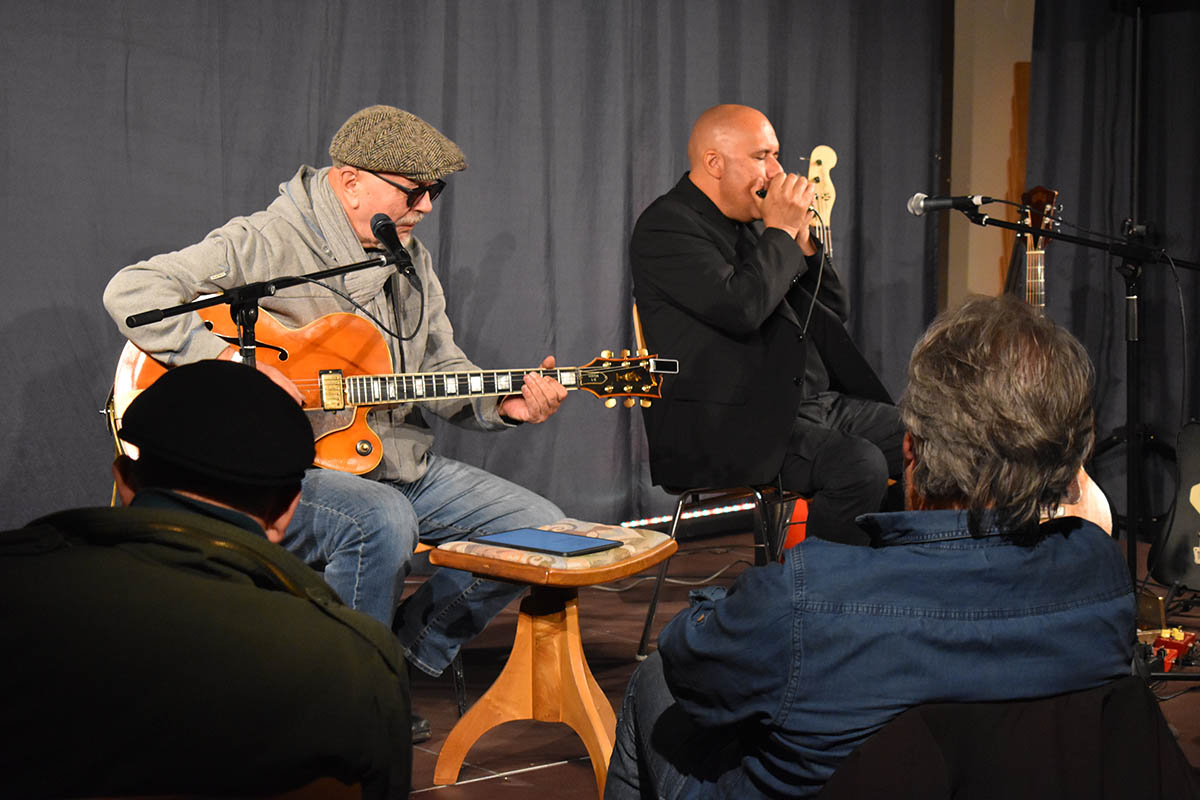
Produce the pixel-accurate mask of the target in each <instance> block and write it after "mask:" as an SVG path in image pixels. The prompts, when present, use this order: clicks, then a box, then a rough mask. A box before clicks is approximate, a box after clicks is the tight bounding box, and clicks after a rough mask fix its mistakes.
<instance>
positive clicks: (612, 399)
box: [604, 397, 617, 408]
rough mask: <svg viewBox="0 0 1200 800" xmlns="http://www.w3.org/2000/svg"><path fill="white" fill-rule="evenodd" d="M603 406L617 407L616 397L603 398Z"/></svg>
mask: <svg viewBox="0 0 1200 800" xmlns="http://www.w3.org/2000/svg"><path fill="white" fill-rule="evenodd" d="M604 407H605V408H616V407H617V398H615V397H610V398H608V399H607V400H605V401H604Z"/></svg>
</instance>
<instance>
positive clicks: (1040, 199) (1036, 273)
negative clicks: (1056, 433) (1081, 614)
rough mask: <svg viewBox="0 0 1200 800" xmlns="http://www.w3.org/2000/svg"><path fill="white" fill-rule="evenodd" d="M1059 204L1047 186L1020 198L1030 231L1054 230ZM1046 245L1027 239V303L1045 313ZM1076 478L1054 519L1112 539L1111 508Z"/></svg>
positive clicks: (1084, 477)
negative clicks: (1076, 522)
mask: <svg viewBox="0 0 1200 800" xmlns="http://www.w3.org/2000/svg"><path fill="white" fill-rule="evenodd" d="M1057 202H1058V192H1056V191H1054V190H1053V189H1047V188H1046V187H1045V186H1035V187H1033V188H1032V189H1030V190H1029V191H1027V192H1025V193H1024V194H1022V195H1021V204H1022V205H1023V206H1024V207H1025V209H1026V210H1025V212H1024V217H1025V219H1024V220H1023V222H1024V223H1025V224H1026V225H1028V226H1029V227H1031V228H1039V229H1041V230H1049V229H1051V228H1052V227H1053V226H1054V224H1055V220H1056V218H1057V216H1058V215H1057V213H1056V212H1057V207H1056V205H1055V204H1056V203H1057ZM1046 241H1047V239H1046V237H1045V236H1035V235H1033V234H1032V233H1030V234H1026V235H1025V302H1027V303H1029V305H1031V306H1033V307H1034V308H1036V309H1038V310H1039V311H1042V312H1045V310H1046V249H1045V248H1046ZM1076 477H1077V481H1076V482H1077V483H1078V489H1079V491H1078V497H1077V498H1075V497H1071V498H1070V499H1071V500H1073V501H1074V502H1069V503H1063V504H1061V505H1060V506H1059V507H1058V510H1057V511H1056V512H1055V514H1054V516H1055V517H1082V518H1083V519H1086V520H1089V521H1090V522H1093V523H1095V524H1096V525H1097V526H1098V527H1099V528H1101V529H1102V530H1103V531H1104V532H1105V533H1107V534H1109V535H1110V536H1111V535H1112V527H1113V525H1112V507H1111V506H1110V505H1109V504H1108V498H1107V497H1105V495H1104V492H1103V490H1101V488H1100V487H1099V486H1098V485H1097V484H1096V482H1095V481H1093V480H1092V478H1091V476H1090V475H1088V474H1087V471H1086V470H1084V469H1083V468H1082V467H1081V468H1080V470H1079V475H1078V476H1076Z"/></svg>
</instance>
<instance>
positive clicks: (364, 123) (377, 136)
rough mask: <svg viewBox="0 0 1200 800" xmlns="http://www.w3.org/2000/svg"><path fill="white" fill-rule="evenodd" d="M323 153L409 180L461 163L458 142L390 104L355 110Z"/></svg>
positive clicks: (433, 175)
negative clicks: (326, 151) (327, 151)
mask: <svg viewBox="0 0 1200 800" xmlns="http://www.w3.org/2000/svg"><path fill="white" fill-rule="evenodd" d="M329 155H330V156H331V157H332V158H333V160H334V161H338V162H341V163H343V164H349V165H350V166H352V167H359V168H361V169H371V170H375V171H376V172H391V173H394V174H396V175H403V176H404V177H406V178H410V179H412V180H414V181H436V180H438V179H439V178H443V177H445V176H446V175H449V174H450V173H451V172H458V171H459V170H461V169H466V167H467V160H466V158H464V157H463V153H462V150H459V149H458V145H456V144H455V143H454V142H452V141H450V140H449V139H447V138H446V137H445V136H444V135H442V132H441V131H439V130H438V129H437V128H435V127H433V126H432V125H430V124H429V123H428V122H426V121H425V120H423V119H421V118H420V117H418V116H417V115H415V114H410V113H408V112H407V111H405V110H403V109H400V108H396V107H395V106H369V107H367V108H364V109H363V110H361V111H357V112H355V113H354V115H353V116H351V117H350V119H348V120H346V121H345V123H343V124H342V127H341V128H339V129H338V132H337V133H335V134H334V135H333V142H331V143H330V145H329Z"/></svg>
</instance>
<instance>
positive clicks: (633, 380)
mask: <svg viewBox="0 0 1200 800" xmlns="http://www.w3.org/2000/svg"><path fill="white" fill-rule="evenodd" d="M677 372H679V362H678V361H675V360H674V359H670V358H659V357H658V356H653V355H650V354H649V353H647V352H646V351H645V350H639V351H638V352H637V354H636V355H632V354H630V352H629V351H628V350H622V351H621V353H620V355H616V354H614V353H613V352H612V351H611V350H604V351H601V353H600V357H599V358H593V359H592V360H591V361H589V362H588V363H587V364H584V365H583V366H582V367H579V388H580V389H584V390H586V391H589V392H591V393H592V394H594V395H596V397H599V398H602V399H604V404H605V405H606V406H608V407H609V408H612V407H613V406H615V405H616V404H617V398H618V397H624V398H626V400H625V407H626V408H632V407H633V406H634V404H635V403H637V402H638V400H637V398H641V404H642V407H643V408H646V407H649V405H650V401H651V400H657V399H658V398H660V397H662V378H661V377H660V376H661V375H674V374H675V373H677Z"/></svg>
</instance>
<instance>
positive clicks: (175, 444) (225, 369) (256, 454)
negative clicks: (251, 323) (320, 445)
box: [120, 360, 315, 486]
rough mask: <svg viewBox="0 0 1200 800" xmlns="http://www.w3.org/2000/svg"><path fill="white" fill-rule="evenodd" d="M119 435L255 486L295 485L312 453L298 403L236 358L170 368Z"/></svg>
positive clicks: (186, 464) (188, 465)
mask: <svg viewBox="0 0 1200 800" xmlns="http://www.w3.org/2000/svg"><path fill="white" fill-rule="evenodd" d="M120 435H121V438H122V439H124V440H125V441H127V442H129V443H130V444H132V445H136V446H137V447H138V449H139V450H140V451H143V452H145V453H147V454H148V455H151V456H153V457H154V458H157V459H160V460H162V461H166V462H168V463H170V464H173V465H175V466H179V467H183V468H184V469H188V470H191V471H193V472H196V473H199V474H201V475H205V476H208V477H210V478H217V479H218V480H223V481H227V482H229V483H244V484H250V485H254V486H283V485H287V484H291V483H296V482H298V481H299V480H300V479H301V478H302V477H304V470H305V469H307V468H308V467H309V466H310V465H311V464H312V462H313V457H314V455H315V452H314V449H313V432H312V426H311V425H310V424H309V422H308V417H307V416H305V414H304V412H303V411H302V410H301V409H300V406H299V405H297V404H296V401H295V400H293V399H292V397H291V396H290V395H289V394H288V393H287V392H285V391H284V390H283V389H282V388H280V387H279V386H277V385H276V384H275V383H273V382H272V381H271V379H270V378H268V377H267V376H265V375H263V374H262V373H261V372H259V371H258V370H256V369H254V368H253V367H249V366H246V365H245V364H238V363H236V362H233V361H215V360H214V361H198V362H196V363H194V364H184V365H183V366H179V367H175V368H173V369H169V370H167V372H166V374H164V375H163V376H162V377H160V378H159V379H158V380H156V381H155V382H154V383H153V384H151V385H150V386H149V387H148V388H147V389H146V390H145V391H143V392H142V393H141V394H139V395H138V396H137V397H135V398H134V399H133V402H131V403H130V404H129V407H128V408H127V409H126V410H125V414H124V416H123V419H122V424H121V432H120Z"/></svg>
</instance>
